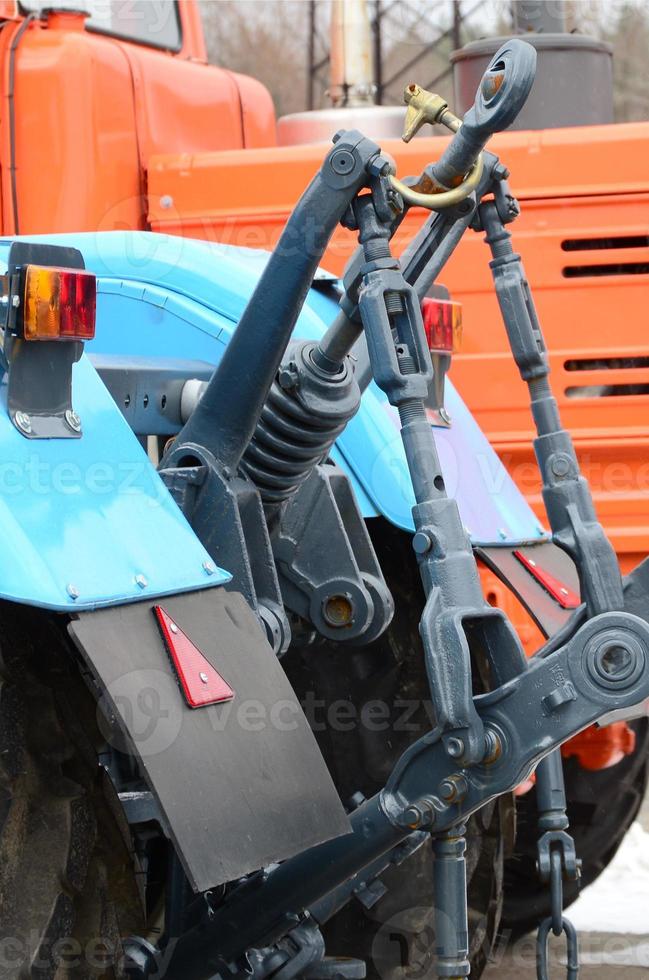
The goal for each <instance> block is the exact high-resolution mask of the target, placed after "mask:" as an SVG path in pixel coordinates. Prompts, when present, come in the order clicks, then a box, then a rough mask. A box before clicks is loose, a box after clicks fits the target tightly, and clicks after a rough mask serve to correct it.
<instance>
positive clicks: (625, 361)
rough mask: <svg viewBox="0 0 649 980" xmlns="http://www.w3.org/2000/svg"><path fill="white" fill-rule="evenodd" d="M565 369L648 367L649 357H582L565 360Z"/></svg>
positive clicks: (603, 369)
mask: <svg viewBox="0 0 649 980" xmlns="http://www.w3.org/2000/svg"><path fill="white" fill-rule="evenodd" d="M563 366H564V367H565V369H566V371H616V370H619V371H624V370H625V369H626V370H629V369H631V368H644V367H649V357H584V358H581V359H579V358H574V359H573V360H570V361H565V362H564V365H563Z"/></svg>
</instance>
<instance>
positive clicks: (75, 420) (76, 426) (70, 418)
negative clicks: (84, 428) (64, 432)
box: [65, 408, 81, 432]
mask: <svg viewBox="0 0 649 980" xmlns="http://www.w3.org/2000/svg"><path fill="white" fill-rule="evenodd" d="M65 421H66V422H67V423H68V425H69V426H70V428H71V429H72V430H73V431H74V432H81V419H80V418H79V416H78V415H77V413H76V412H73V411H72V409H71V408H68V409H66V411H65Z"/></svg>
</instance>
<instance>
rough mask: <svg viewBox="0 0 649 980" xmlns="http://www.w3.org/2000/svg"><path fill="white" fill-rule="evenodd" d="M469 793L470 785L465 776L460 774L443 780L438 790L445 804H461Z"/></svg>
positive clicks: (457, 773) (454, 774)
mask: <svg viewBox="0 0 649 980" xmlns="http://www.w3.org/2000/svg"><path fill="white" fill-rule="evenodd" d="M468 791H469V785H468V783H467V781H466V779H465V778H464V776H463V775H462V774H461V773H459V772H456V773H453V775H452V776H448V777H447V778H446V779H443V780H442V781H441V783H440V784H439V789H438V793H439V795H440V797H441V798H442V799H443V800H444V802H445V803H456V802H458V803H459V802H460V801H461V800H463V799H464V797H465V796H466V794H467V793H468Z"/></svg>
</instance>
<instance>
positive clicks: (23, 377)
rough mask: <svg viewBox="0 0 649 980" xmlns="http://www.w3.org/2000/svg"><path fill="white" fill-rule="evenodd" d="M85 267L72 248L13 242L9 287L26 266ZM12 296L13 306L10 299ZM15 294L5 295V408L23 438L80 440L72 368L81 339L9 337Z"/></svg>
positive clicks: (81, 346) (15, 305)
mask: <svg viewBox="0 0 649 980" xmlns="http://www.w3.org/2000/svg"><path fill="white" fill-rule="evenodd" d="M30 264H34V265H44V266H59V267H65V268H68V269H84V268H85V265H84V261H83V257H82V255H81V252H80V251H79V250H78V249H76V248H67V247H62V246H58V245H42V244H40V243H39V244H34V243H31V242H14V243H13V244H12V246H11V248H10V250H9V257H8V259H7V276H8V282H9V284H10V285H11V284H12V283H14V282H15V281H16V280H17V278H18V273H19V271H20V269H21V268H22V267H23V266H25V265H30ZM14 296H15V298H16V299H17V301H18V303H17V304H16V303H15V301H14ZM19 304H20V296H18V295H17V294H12V291H11V289H10V290H9V293H8V296H7V320H6V325H5V346H4V353H5V357H6V359H7V362H8V382H7V384H8V392H7V406H8V409H9V415H10V417H11V420H12V422H13V423H14V425H15V426H16V428H17V429H18V431H19V432H20V434H21V435H23V436H24V437H25V438H26V439H80V438H81V434H82V431H81V419H80V418H79V416H78V415H77V413H76V412H75V411H74V408H73V405H72V368H73V366H74V364H75V363H76V362H77V361H78V360H79V358H80V357H81V354H82V352H83V344H82V343H81V342H80V341H52V340H38V341H26V340H23V339H22V338H20V337H16V336H14V335H13V334H12V329H13V324H14V323H15V319H16V315H17V311H18V308H19Z"/></svg>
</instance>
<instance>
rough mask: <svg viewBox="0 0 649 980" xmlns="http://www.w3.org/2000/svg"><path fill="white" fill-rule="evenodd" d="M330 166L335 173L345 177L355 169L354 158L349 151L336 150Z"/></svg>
mask: <svg viewBox="0 0 649 980" xmlns="http://www.w3.org/2000/svg"><path fill="white" fill-rule="evenodd" d="M330 164H331V169H332V170H333V171H334V173H337V174H339V175H340V176H341V177H345V176H346V175H347V174H350V173H351V172H352V170H353V169H354V157H353V155H352V153H350V151H349V150H336V151H335V153H333V154H332V156H331V159H330Z"/></svg>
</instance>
